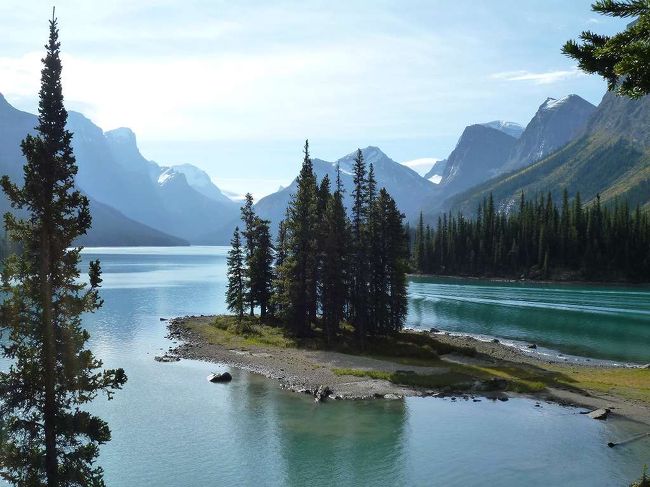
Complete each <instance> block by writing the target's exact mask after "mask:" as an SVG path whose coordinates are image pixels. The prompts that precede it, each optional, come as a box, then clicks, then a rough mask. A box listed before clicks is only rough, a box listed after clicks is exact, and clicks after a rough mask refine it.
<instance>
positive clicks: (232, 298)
mask: <svg viewBox="0 0 650 487" xmlns="http://www.w3.org/2000/svg"><path fill="white" fill-rule="evenodd" d="M226 262H227V266H228V289H227V290H226V304H227V305H228V309H229V310H230V311H232V312H233V313H235V314H236V315H237V316H238V317H239V318H242V317H243V316H244V305H245V298H246V284H245V280H246V275H245V274H246V270H245V269H244V252H243V250H242V247H241V239H240V238H239V227H237V228H235V233H234V234H233V236H232V240H231V241H230V250H229V251H228V258H227V260H226Z"/></svg>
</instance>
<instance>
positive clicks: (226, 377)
mask: <svg viewBox="0 0 650 487" xmlns="http://www.w3.org/2000/svg"><path fill="white" fill-rule="evenodd" d="M208 380H209V381H210V382H230V381H231V380H232V375H230V373H229V372H224V373H223V374H210V375H209V376H208Z"/></svg>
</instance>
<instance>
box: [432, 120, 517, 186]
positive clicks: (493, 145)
mask: <svg viewBox="0 0 650 487" xmlns="http://www.w3.org/2000/svg"><path fill="white" fill-rule="evenodd" d="M516 143H517V139H515V138H514V137H512V136H511V135H508V134H507V133H505V132H502V131H501V130H498V129H495V128H491V127H486V126H485V125H470V126H469V127H467V128H466V129H465V130H464V131H463V135H461V137H460V139H459V140H458V144H457V145H456V148H455V149H454V150H453V152H452V153H451V154H450V155H449V158H448V159H447V164H446V166H445V171H444V172H443V174H442V181H441V182H440V188H441V190H442V193H443V195H445V196H447V195H452V194H455V193H458V192H460V191H464V190H466V189H468V188H471V187H472V186H475V185H477V184H480V183H482V182H484V181H485V180H486V179H489V178H490V177H494V176H495V175H496V174H498V173H499V172H500V169H501V167H502V166H503V161H504V160H506V158H507V157H508V155H509V154H510V151H511V150H512V148H513V147H514V146H515V144H516Z"/></svg>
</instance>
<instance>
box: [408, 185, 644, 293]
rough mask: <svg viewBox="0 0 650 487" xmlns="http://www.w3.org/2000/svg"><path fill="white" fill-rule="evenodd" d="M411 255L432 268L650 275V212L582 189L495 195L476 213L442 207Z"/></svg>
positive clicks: (418, 265) (418, 266)
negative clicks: (504, 205) (555, 195)
mask: <svg viewBox="0 0 650 487" xmlns="http://www.w3.org/2000/svg"><path fill="white" fill-rule="evenodd" d="M412 263H413V267H414V269H415V270H416V271H417V272H420V273H427V274H447V275H467V276H502V277H524V278H551V279H562V278H564V279H586V280H631V281H648V280H650V218H649V216H648V214H647V213H645V212H642V211H641V210H640V208H639V207H638V206H637V207H636V208H635V209H634V210H631V209H630V208H629V206H628V204H627V203H626V202H617V203H614V204H613V205H610V206H604V205H601V203H600V198H599V197H597V198H596V201H595V202H594V203H593V204H590V205H588V206H585V205H583V204H582V202H581V199H580V193H578V194H577V195H576V198H575V199H574V200H573V201H571V202H570V201H569V198H568V195H567V193H566V191H565V192H564V195H563V199H562V204H561V205H560V206H559V207H558V206H557V205H555V204H554V203H553V200H552V198H551V195H550V194H548V195H547V196H545V197H544V196H543V195H542V196H540V197H538V198H536V199H532V200H527V199H526V198H525V197H524V195H523V193H522V195H521V198H520V201H519V204H518V205H516V207H515V208H514V211H510V212H507V213H506V212H499V211H497V210H496V209H495V207H494V202H493V199H492V195H490V196H489V197H488V198H486V199H484V200H483V202H482V203H481V204H479V207H478V211H477V217H476V218H474V219H469V218H465V217H463V216H462V215H461V214H459V215H458V216H453V215H451V214H449V215H444V216H442V217H441V218H439V220H438V225H437V227H436V228H435V229H432V228H430V227H429V226H428V225H427V226H424V224H423V221H422V217H420V222H419V224H418V226H417V228H416V231H415V238H414V245H413V248H412Z"/></svg>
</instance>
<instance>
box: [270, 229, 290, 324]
mask: <svg viewBox="0 0 650 487" xmlns="http://www.w3.org/2000/svg"><path fill="white" fill-rule="evenodd" d="M275 249H276V252H275V266H274V269H273V293H272V295H271V306H272V309H273V311H274V314H278V315H280V316H284V315H285V309H286V307H287V305H288V294H287V288H286V285H287V284H288V283H287V282H286V281H285V280H284V279H283V277H284V276H283V274H282V271H283V269H284V268H285V261H286V259H287V226H286V224H285V221H284V220H282V221H281V222H280V223H279V224H278V236H277V239H276V244H275Z"/></svg>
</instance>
